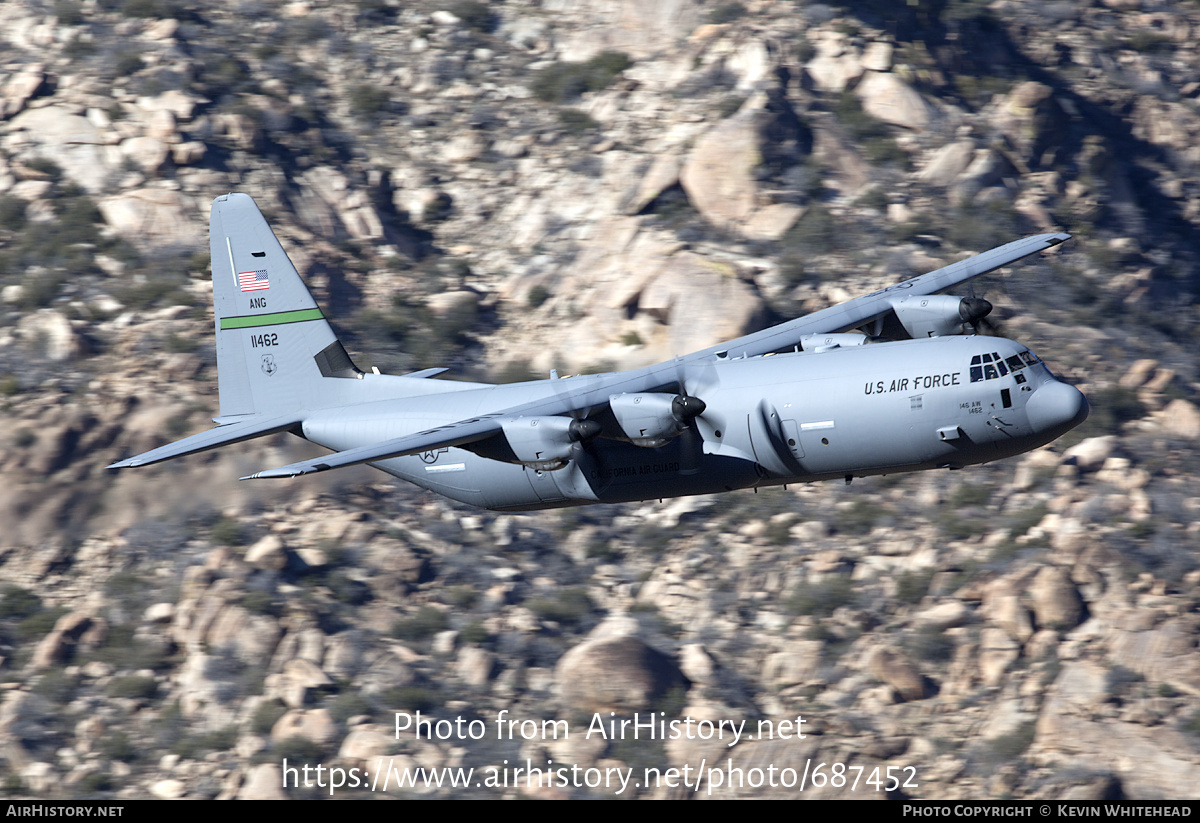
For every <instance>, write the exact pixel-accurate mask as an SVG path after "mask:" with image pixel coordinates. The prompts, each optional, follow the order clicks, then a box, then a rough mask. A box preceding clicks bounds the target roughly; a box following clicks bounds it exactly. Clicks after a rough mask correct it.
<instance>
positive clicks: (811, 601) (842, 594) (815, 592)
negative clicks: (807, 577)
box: [787, 574, 854, 617]
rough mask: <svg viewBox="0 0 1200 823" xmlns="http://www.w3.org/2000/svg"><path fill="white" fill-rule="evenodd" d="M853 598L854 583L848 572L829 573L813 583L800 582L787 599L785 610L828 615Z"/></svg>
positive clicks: (796, 612)
mask: <svg viewBox="0 0 1200 823" xmlns="http://www.w3.org/2000/svg"><path fill="white" fill-rule="evenodd" d="M853 600H854V584H853V582H852V581H851V580H850V575H848V574H837V575H829V576H827V577H825V578H823V579H821V580H819V581H817V582H815V583H801V584H800V585H799V586H797V587H796V588H795V589H794V590H793V591H792V594H791V596H790V597H788V599H787V610H788V611H789V612H791V613H792V614H795V615H813V616H816V617H828V616H829V615H831V614H833V613H834V611H836V610H837V609H839V608H841V607H842V606H846V605H848V604H850V603H851V602H853Z"/></svg>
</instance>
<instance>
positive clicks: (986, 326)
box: [958, 280, 1002, 337]
mask: <svg viewBox="0 0 1200 823" xmlns="http://www.w3.org/2000/svg"><path fill="white" fill-rule="evenodd" d="M993 308H994V307H993V306H992V304H991V303H990V302H989V301H987V300H984V299H983V298H982V297H976V296H975V281H974V280H971V281H969V282H968V283H967V296H966V297H964V298H963V301H962V303H961V304H960V305H959V307H958V314H959V316H960V317H962V319H963V322H964V323H970V324H971V330H972V331H974V332H975V334H982V335H986V336H989V337H1000V336H1002V335H1001V334H1000V327H999V325H998V324H997V323H996V322H995V321H994V320H989V319H988V315H989V314H991V313H992V309H993Z"/></svg>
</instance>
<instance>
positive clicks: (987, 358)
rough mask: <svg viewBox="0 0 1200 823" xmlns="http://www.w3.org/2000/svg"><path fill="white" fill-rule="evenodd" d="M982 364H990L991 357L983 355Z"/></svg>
mask: <svg viewBox="0 0 1200 823" xmlns="http://www.w3.org/2000/svg"><path fill="white" fill-rule="evenodd" d="M983 362H984V363H991V362H992V356H991V355H990V354H985V355H984V356H983Z"/></svg>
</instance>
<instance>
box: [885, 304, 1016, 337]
mask: <svg viewBox="0 0 1200 823" xmlns="http://www.w3.org/2000/svg"><path fill="white" fill-rule="evenodd" d="M891 304H892V311H894V312H895V313H896V319H897V320H899V321H900V324H901V325H902V326H904V330H905V331H906V332H908V336H909V337H912V338H914V339H915V338H918V337H943V336H945V335H947V334H962V332H963V327H964V326H966V324H968V323H970V324H971V326H972V327H975V326H976V325H977V324H978V323H979V321H980V320H982V319H983V318H985V317H987V316H988V313H989V312H991V310H992V304H991V303H989V302H988V301H986V300H983V299H981V298H978V297H955V296H954V295H952V294H930V295H919V294H914V295H911V296H909V297H895V298H892V300H891Z"/></svg>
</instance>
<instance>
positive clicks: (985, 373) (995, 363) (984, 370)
mask: <svg viewBox="0 0 1200 823" xmlns="http://www.w3.org/2000/svg"><path fill="white" fill-rule="evenodd" d="M1038 362H1040V361H1039V360H1038V359H1037V355H1035V354H1034V353H1033V352H1031V351H1029V350H1025V351H1020V352H1017V353H1016V354H1014V355H1011V356H1010V357H1007V358H1004V357H1001V356H1000V353H999V352H985V353H984V354H977V355H975V356H974V357H972V358H971V382H972V383H978V382H979V381H981V380H994V379H996V378H998V377H1005V376H1007V375H1008V374H1009V373H1010V372H1011V373H1013V374H1016V373H1017V372H1019V371H1021V369H1023V368H1025V367H1026V366H1032V365H1034V364H1035V363H1038Z"/></svg>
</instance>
